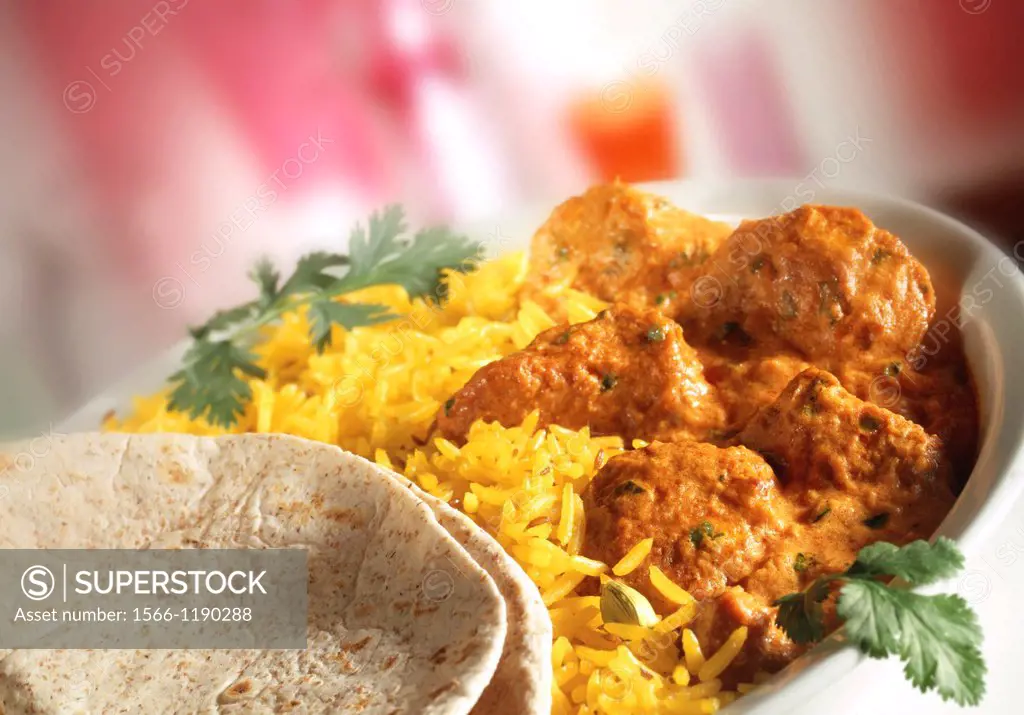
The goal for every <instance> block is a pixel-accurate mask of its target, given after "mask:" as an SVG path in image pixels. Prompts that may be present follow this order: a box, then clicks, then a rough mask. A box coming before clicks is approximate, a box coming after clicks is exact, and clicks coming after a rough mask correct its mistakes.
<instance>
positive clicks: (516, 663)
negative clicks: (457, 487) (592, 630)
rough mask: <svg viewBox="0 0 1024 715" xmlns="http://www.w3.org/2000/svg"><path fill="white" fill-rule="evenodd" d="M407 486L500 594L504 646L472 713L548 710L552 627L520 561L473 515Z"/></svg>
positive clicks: (532, 714)
mask: <svg viewBox="0 0 1024 715" xmlns="http://www.w3.org/2000/svg"><path fill="white" fill-rule="evenodd" d="M409 487H410V488H411V489H412V490H413V491H414V492H415V493H416V495H417V496H419V498H420V499H422V500H423V501H424V502H426V503H427V505H428V506H429V507H430V508H431V509H433V511H434V515H435V516H436V517H437V520H438V522H440V524H441V526H443V527H444V528H445V529H446V530H447V531H448V533H450V534H451V535H452V536H453V537H455V540H456V541H458V542H459V543H460V544H461V545H462V546H463V548H465V549H466V551H468V552H469V554H470V556H472V557H473V559H474V560H475V561H476V562H477V563H478V564H480V566H482V567H483V568H484V569H485V570H486V571H487V573H489V574H490V576H491V578H492V579H494V582H495V583H496V584H497V586H498V590H499V591H500V592H501V595H502V597H503V598H504V599H505V608H506V612H507V617H508V633H507V635H506V637H505V647H504V650H503V651H502V654H501V661H500V662H499V663H498V669H497V670H496V671H495V673H494V677H493V678H492V679H491V682H490V684H489V685H488V686H487V688H486V689H485V690H484V692H483V695H482V696H481V697H480V701H479V702H478V703H477V704H476V706H475V707H474V708H473V711H472V715H548V713H550V712H551V684H552V673H551V640H552V626H551V618H550V616H548V609H547V607H546V606H545V605H544V601H543V600H542V599H541V595H540V591H538V590H537V587H536V586H535V585H534V583H533V581H531V580H530V577H529V576H527V575H526V572H525V571H523V569H522V568H520V566H519V564H517V563H516V562H515V560H514V559H513V558H512V557H511V556H509V555H508V553H507V552H506V551H505V550H504V549H503V548H501V545H500V544H499V543H498V542H497V541H495V540H494V539H492V538H491V537H490V536H489V535H488V534H487V532H485V531H484V530H483V529H481V528H480V527H479V526H478V525H477V524H476V523H474V522H473V520H472V519H470V518H469V517H468V516H466V515H465V514H463V513H462V512H460V511H458V510H456V509H453V508H452V507H450V506H448V504H446V503H445V502H443V501H442V500H440V499H438V498H436V497H434V496H431V495H430V494H427V493H426V492H424V491H423V490H422V489H420V488H419V487H417V486H415V485H414V484H412V483H409Z"/></svg>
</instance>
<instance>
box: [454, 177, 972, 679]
mask: <svg viewBox="0 0 1024 715" xmlns="http://www.w3.org/2000/svg"><path fill="white" fill-rule="evenodd" d="M530 269H531V276H530V281H529V282H528V285H527V287H526V288H525V290H526V291H527V294H528V297H530V298H531V299H534V300H536V301H537V302H538V303H540V304H541V305H542V306H544V307H545V309H547V310H549V312H551V313H552V314H555V315H558V314H559V306H558V305H557V302H556V301H554V300H553V299H551V295H553V293H552V291H551V290H550V288H551V287H552V286H562V287H565V286H570V287H573V288H575V289H577V290H581V291H584V292H588V293H590V294H592V295H594V296H596V297H598V298H600V299H602V300H605V301H607V302H608V303H610V307H609V308H608V309H607V310H605V311H603V312H602V313H601V314H599V315H598V316H597V317H596V318H595V319H594V320H593V321H591V322H588V323H583V324H578V325H569V324H562V325H559V326H557V327H554V328H551V329H550V330H547V331H545V332H543V333H541V334H540V335H539V336H538V337H537V338H536V339H535V340H534V341H533V343H531V344H530V345H529V346H527V347H526V348H525V349H524V350H522V351H520V352H518V353H514V354H512V355H510V356H508V357H506V358H504V359H501V360H498V361H497V362H494V363H491V364H489V365H486V366H485V367H483V368H482V369H480V371H479V372H478V373H477V374H476V375H475V376H474V377H473V378H472V379H471V380H470V381H469V382H468V383H467V384H466V385H465V387H463V388H462V389H461V390H460V391H458V392H457V393H456V394H455V395H453V396H452V398H451V399H450V400H448V402H447V403H446V404H445V405H444V407H443V409H442V410H441V412H440V413H439V414H438V416H437V427H438V429H439V431H440V432H441V434H443V435H444V436H445V437H447V438H449V439H450V440H453V441H455V442H459V441H460V440H462V439H464V438H465V435H466V434H467V432H468V430H469V426H470V425H471V424H472V423H473V422H474V421H476V420H480V419H482V420H485V421H492V422H493V421H496V422H499V423H501V424H502V425H505V426H514V425H517V424H519V423H521V422H522V421H523V419H524V418H525V417H526V415H528V414H529V413H531V412H533V411H538V412H539V423H540V425H542V426H544V425H553V424H557V425H561V426H563V427H567V428H570V429H580V428H582V427H589V428H590V429H591V431H592V432H593V433H594V434H608V435H620V436H622V437H623V438H624V439H625V440H626V441H627V444H629V443H630V442H631V441H632V440H642V441H643V442H644V443H647V444H646V446H642V445H641V446H638V448H636V449H633V450H632V451H627V452H625V453H623V454H621V455H619V456H617V457H614V458H612V459H611V460H609V461H608V462H607V464H605V465H604V466H603V468H602V469H601V470H600V471H599V472H598V474H597V475H596V477H595V478H594V479H593V481H592V482H591V484H590V486H589V487H588V489H587V492H586V494H585V496H584V503H585V514H586V524H587V526H586V536H585V542H584V547H583V554H584V555H585V556H587V557H590V558H593V559H597V560H599V561H601V562H603V563H606V564H613V563H616V562H617V561H619V560H620V559H621V558H622V557H623V556H625V555H626V554H627V553H628V552H629V551H630V550H631V549H632V548H633V547H634V546H636V544H637V543H639V542H641V541H642V540H644V539H653V547H652V548H651V551H650V553H649V555H648V556H647V559H648V560H649V563H650V564H652V565H656V566H658V568H660V569H661V571H662V572H664V574H666V575H667V576H668V577H669V578H670V579H672V581H673V582H674V583H676V584H677V585H679V586H680V587H682V588H684V589H686V591H688V592H689V593H690V594H691V595H693V596H694V597H695V598H696V599H697V601H698V602H699V611H698V614H697V617H696V619H695V621H694V624H693V626H692V627H693V628H694V630H695V631H696V633H697V635H698V639H699V640H700V642H701V643H702V644H704V646H705V647H706V648H712V649H713V648H716V647H718V646H719V645H721V643H722V642H723V641H724V639H725V638H727V637H728V635H729V633H730V632H732V630H733V629H734V628H735V627H736V626H738V625H745V626H747V627H748V631H749V633H750V634H751V636H750V637H749V638H748V640H747V642H746V645H745V646H744V649H743V652H742V653H741V654H740V655H739V656H738V657H737V658H736V660H735V661H734V662H733V664H732V666H730V669H729V670H728V671H727V672H726V673H725V674H724V675H723V678H724V679H725V680H726V681H731V682H739V681H742V680H744V679H749V678H750V677H751V675H752V674H753V673H754V672H756V671H758V670H767V671H769V672H774V671H776V670H778V669H780V668H781V667H783V666H784V665H785V664H786V663H788V662H789V661H791V660H792V659H793V658H795V657H796V656H797V655H799V653H800V652H801V647H800V646H797V645H796V644H794V643H793V642H791V641H789V640H788V638H787V637H786V635H785V634H784V633H783V632H782V631H781V630H780V629H779V628H778V627H777V626H776V625H775V619H774V615H775V612H776V610H777V608H776V606H774V605H773V604H774V602H775V600H776V599H778V598H779V597H781V596H783V595H785V594H788V593H792V592H795V591H800V590H801V589H803V588H805V587H806V586H807V584H809V583H810V582H811V581H813V580H814V579H815V578H816V577H817V576H819V575H821V574H823V573H829V572H835V571H841V570H843V569H845V568H847V567H848V566H849V565H850V564H851V563H852V562H853V561H854V559H855V557H856V554H857V551H858V550H859V549H860V548H862V547H863V546H866V545H868V544H870V543H873V542H875V541H880V540H884V541H889V542H892V543H895V544H906V543H909V542H911V541H913V540H915V539H919V538H927V537H928V536H930V535H931V534H932V533H933V532H934V530H935V529H936V528H937V527H938V525H939V524H940V522H941V521H942V520H943V518H944V517H945V515H946V514H947V512H948V511H949V509H950V508H951V507H952V505H953V502H954V500H955V499H956V495H957V493H958V492H959V490H960V488H961V487H962V485H963V483H964V482H965V481H966V478H967V476H968V474H969V473H970V470H971V468H972V467H973V463H974V460H975V456H976V451H977V438H978V427H977V425H978V417H977V405H976V398H975V393H974V389H973V385H972V383H971V378H970V374H969V371H968V369H967V366H966V361H965V358H964V355H963V351H962V348H961V346H960V343H959V341H958V340H957V339H955V336H954V339H951V340H949V341H948V342H947V343H946V345H945V346H944V348H943V350H942V351H940V352H939V354H937V355H934V356H932V357H930V358H929V359H927V360H922V359H920V355H919V354H918V353H917V350H918V347H919V345H920V343H921V341H922V339H923V338H924V337H925V335H926V333H927V331H928V329H929V325H930V324H931V321H932V319H933V317H934V315H935V304H936V299H935V288H934V286H933V285H932V283H931V280H930V278H929V275H928V272H927V271H926V270H925V268H924V266H922V265H921V264H920V263H919V262H918V261H917V260H916V259H915V258H914V257H913V256H911V255H910V253H909V252H908V251H907V249H906V247H905V246H904V245H903V243H902V242H901V241H900V240H899V238H897V237H896V236H894V235H893V234H891V233H889V232H888V231H885V230H883V229H881V228H878V227H876V226H875V225H874V224H873V223H872V222H871V220H870V219H869V218H868V217H866V216H865V215H864V214H863V213H861V212H860V211H859V210H857V209H853V208H838V207H831V206H803V207H800V208H798V209H796V210H795V211H792V212H790V213H788V214H784V215H780V216H773V217H770V218H765V219H761V220H757V221H745V222H743V223H742V224H741V225H740V226H739V228H737V229H736V230H732V229H731V228H730V227H729V226H728V225H727V224H723V223H719V222H716V221H710V220H708V219H705V218H702V217H699V216H694V215H693V214H689V213H687V212H685V211H683V210H681V209H678V208H676V207H674V206H672V205H671V204H670V203H669V202H668V201H666V200H665V199H662V198H659V197H656V196H652V195H650V194H646V193H643V192H641V191H638V190H636V189H633V188H631V187H628V186H625V185H623V184H620V183H614V184H610V185H606V186H600V187H596V188H593V189H590V190H589V191H587V192H586V193H585V194H583V195H582V196H579V197H575V198H572V199H570V200H569V201H567V202H565V203H564V204H562V205H561V206H559V207H558V208H556V209H555V211H554V212H553V213H552V215H551V217H550V218H549V219H548V221H547V222H546V223H545V224H544V225H543V226H542V227H541V228H540V229H539V230H538V231H537V233H536V235H535V236H534V239H533V245H532V251H531V263H530ZM562 317H564V316H562ZM638 444H639V443H638ZM593 581H594V583H593V584H591V589H592V591H596V588H597V580H596V579H593ZM622 581H623V582H624V583H625V584H627V585H628V586H631V587H632V588H634V589H636V590H637V591H639V592H640V593H641V594H643V595H644V596H646V597H647V598H648V600H649V601H650V602H651V604H652V605H653V606H654V607H655V609H656V610H658V611H659V612H660V613H662V614H666V613H668V612H669V611H671V609H672V608H673V606H672V604H670V603H667V602H666V601H665V599H664V598H663V596H662V594H661V593H660V592H659V591H658V589H656V588H654V587H653V585H652V584H651V583H650V581H649V579H648V572H647V570H646V569H636V570H634V571H632V572H631V573H630V574H628V575H626V576H624V577H622ZM826 607H827V606H826Z"/></svg>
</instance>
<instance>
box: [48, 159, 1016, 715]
mask: <svg viewBox="0 0 1024 715" xmlns="http://www.w3.org/2000/svg"><path fill="white" fill-rule="evenodd" d="M798 184H799V181H795V180H785V179H771V180H746V181H728V182H725V181H722V182H714V181H710V182H709V181H673V182H663V183H655V184H648V185H643V186H641V188H644V189H646V190H650V191H653V192H655V193H658V194H661V195H663V196H665V197H667V198H668V199H670V200H671V201H672V202H673V203H675V204H676V205H678V206H680V207H681V208H684V209H687V210H688V211H692V212H694V213H698V214H702V215H705V216H709V217H715V218H719V219H722V220H727V221H731V222H737V221H738V220H739V219H742V218H760V217H764V216H769V215H771V214H776V213H780V212H783V211H785V210H787V209H791V208H793V207H795V206H796V205H798V202H796V201H795V200H794V198H793V194H794V191H795V189H796V187H797V185H798ZM560 200H561V199H559V200H557V201H552V202H550V203H548V204H544V205H538V206H533V207H529V208H524V209H523V210H520V211H517V212H515V213H514V214H511V215H509V216H507V217H504V218H501V219H498V220H496V221H492V222H489V223H486V224H479V225H476V226H472V227H469V228H468V229H467V232H468V233H469V234H470V235H471V236H473V237H474V238H477V239H478V240H481V241H483V242H485V243H486V244H488V246H489V248H490V249H491V250H492V251H509V250H523V249H526V248H528V247H529V241H530V237H531V236H532V234H533V231H534V230H535V229H536V228H537V227H538V226H539V225H540V224H541V223H542V222H543V221H544V219H545V218H546V217H547V215H548V214H549V213H550V211H551V209H552V208H553V207H554V206H555V204H556V203H558V201H560ZM813 203H818V204H833V205H841V206H856V207H857V208H860V209H861V210H863V211H864V213H865V214H867V215H868V216H869V217H870V218H871V219H872V220H873V221H874V222H875V224H877V225H878V226H881V227H882V228H885V229H887V230H889V231H891V232H892V233H894V234H896V235H897V236H899V237H900V238H901V239H902V240H903V241H904V243H906V245H907V247H908V248H909V249H910V251H911V252H912V253H913V254H914V255H915V256H916V257H917V258H919V259H920V260H921V262H922V263H924V265H925V266H926V267H927V268H928V270H929V272H930V273H931V275H932V278H933V282H934V283H935V286H936V290H937V293H938V296H939V310H938V314H937V316H936V321H937V322H938V321H940V320H942V319H944V318H945V319H949V318H952V317H954V316H956V315H957V314H958V313H959V314H960V315H962V318H963V319H962V322H961V330H962V331H963V336H964V345H965V349H966V352H967V358H968V361H969V363H970V366H971V371H972V372H973V374H974V378H975V381H976V384H977V388H978V396H979V401H980V405H979V407H980V411H981V429H982V436H981V437H982V438H981V450H980V453H979V456H978V462H977V465H976V466H975V468H974V471H973V473H972V474H971V478H970V480H969V481H968V483H967V486H966V487H965V489H964V491H963V493H962V494H961V495H960V498H959V499H958V500H957V503H956V505H955V506H954V507H953V510H952V511H951V512H950V514H949V515H948V516H947V518H946V520H945V521H944V522H943V524H942V526H941V528H940V530H939V533H940V534H942V535H945V536H948V537H950V538H952V539H955V540H956V541H957V542H958V543H959V544H960V547H961V548H962V549H963V550H964V551H965V552H967V553H971V552H972V551H974V550H976V549H977V548H978V547H979V546H980V544H981V543H982V542H983V540H984V539H985V537H986V536H987V535H989V534H990V533H991V532H992V530H993V529H995V528H996V527H997V526H998V525H999V524H1000V523H1001V522H1002V521H1003V519H1005V518H1006V516H1007V513H1008V511H1009V509H1010V508H1011V506H1012V505H1013V503H1014V502H1015V501H1016V499H1017V497H1018V496H1019V495H1020V492H1021V489H1022V487H1024V375H1021V374H1019V373H1015V372H1013V366H1014V365H1017V366H1021V365H1024V330H1021V325H1022V323H1021V319H1022V317H1024V276H1022V274H1021V273H1020V271H1019V270H1018V269H1017V266H1016V264H1015V263H1014V261H1013V260H1012V259H1011V258H1010V257H1008V256H1006V255H1005V254H1003V253H1002V252H1001V251H1000V250H999V249H998V248H996V247H995V246H994V245H993V244H992V243H990V242H989V241H987V240H986V239H985V238H984V237H983V236H981V235H980V234H979V233H977V232H976V231H974V230H972V229H971V228H969V227H967V226H965V225H964V224H962V223H960V222H958V221H956V220H954V219H952V218H950V217H948V216H945V215H943V214H941V213H939V212H937V211H934V210H932V209H929V208H926V207H924V206H921V205H920V204H916V203H914V202H912V201H907V200H904V199H898V198H892V197H887V196H880V195H875V194H871V193H864V192H857V191H848V190H840V189H821V190H819V191H817V192H816V193H815V195H814V196H813ZM184 348H185V344H184V343H182V344H181V345H178V346H176V347H175V348H174V349H172V350H170V351H169V352H168V353H167V354H165V355H163V356H161V357H160V358H159V359H157V360H155V361H154V362H153V363H151V364H149V365H147V366H145V367H144V368H142V369H141V370H140V371H139V372H137V373H135V374H133V375H131V376H130V377H129V378H128V379H126V380H125V381H123V382H121V383H120V384H118V385H117V386H116V387H115V388H114V389H112V390H110V391H109V392H107V393H105V394H104V395H101V396H99V397H97V398H96V399H94V400H92V401H91V402H89V403H88V404H87V405H86V406H85V407H83V408H82V409H80V410H78V411H77V412H75V413H74V414H73V415H72V416H71V417H69V418H68V419H67V420H65V421H64V422H63V423H62V424H61V425H60V429H61V430H64V431H72V430H82V431H84V430H90V429H96V427H97V426H98V425H99V423H100V421H101V420H102V418H103V416H104V415H105V414H106V413H107V412H108V411H110V410H123V409H126V408H127V407H128V405H129V400H130V397H131V396H132V395H134V394H140V393H148V392H152V391H154V390H158V389H159V388H160V387H161V385H162V384H163V381H164V380H165V379H166V377H167V376H168V375H170V374H171V373H172V372H173V371H174V370H175V369H176V368H177V365H178V362H179V360H180V358H181V354H182V352H183V350H184ZM943 587H944V590H951V589H952V585H951V584H940V585H939V586H938V588H943ZM929 590H931V589H929ZM863 659H864V656H861V655H860V654H859V653H858V652H857V651H856V650H854V649H853V648H850V647H846V646H845V645H844V644H843V641H842V635H841V633H840V634H835V635H833V636H832V637H830V638H829V639H827V640H826V641H825V642H824V643H822V644H821V645H819V646H818V647H817V648H815V649H814V650H813V651H811V652H810V653H808V654H807V655H806V656H804V657H802V658H800V659H799V660H797V661H796V662H795V663H793V664H792V665H791V666H789V667H788V668H787V669H786V670H784V671H783V672H782V673H780V674H778V675H777V676H776V677H775V678H773V679H772V680H771V681H770V682H768V683H766V684H765V685H764V686H762V687H760V688H758V689H757V690H756V691H754V692H752V693H751V694H749V695H747V696H745V697H743V698H741V699H740V700H739V701H737V702H736V703H735V704H734V705H732V706H731V707H730V708H728V709H727V711H726V712H728V713H740V712H742V713H748V714H751V715H768V714H769V713H779V712H788V711H789V710H790V709H792V708H796V707H798V706H799V705H800V704H802V703H804V702H806V700H807V699H808V698H809V697H810V696H811V695H813V694H814V693H817V692H819V691H821V690H824V689H825V688H827V687H828V686H829V685H831V684H832V683H835V682H837V681H838V680H839V679H840V678H841V677H843V676H845V675H847V674H848V673H849V672H850V671H852V670H853V669H854V668H855V667H856V666H857V665H858V664H859V663H860V662H861V661H862V660H863ZM893 667H896V666H895V664H894V665H893ZM908 687H909V686H908Z"/></svg>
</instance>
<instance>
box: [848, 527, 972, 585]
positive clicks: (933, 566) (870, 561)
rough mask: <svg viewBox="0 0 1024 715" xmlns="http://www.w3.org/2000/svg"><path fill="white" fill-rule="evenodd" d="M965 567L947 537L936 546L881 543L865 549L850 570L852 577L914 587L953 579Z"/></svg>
mask: <svg viewBox="0 0 1024 715" xmlns="http://www.w3.org/2000/svg"><path fill="white" fill-rule="evenodd" d="M963 567H964V557H963V554H961V553H960V550H959V549H957V547H956V544H954V543H953V542H952V541H950V540H949V539H947V538H946V537H944V536H940V537H939V538H938V539H936V540H935V543H934V544H929V543H928V542H927V541H923V540H918V541H914V542H911V543H909V544H907V545H906V546H895V545H894V544H889V543H885V542H879V543H876V544H871V545H870V546H865V547H864V548H863V549H861V550H860V552H859V553H858V554H857V560H856V561H855V562H854V564H853V566H851V567H850V570H849V572H848V573H849V574H850V575H860V574H865V575H869V576H880V575H888V576H898V577H899V578H901V579H903V580H904V581H906V582H908V583H910V584H913V585H915V586H925V585H927V584H930V583H935V582H936V581H939V580H942V579H944V578H950V577H951V576H954V575H956V573H957V572H958V571H960V569H962V568H963Z"/></svg>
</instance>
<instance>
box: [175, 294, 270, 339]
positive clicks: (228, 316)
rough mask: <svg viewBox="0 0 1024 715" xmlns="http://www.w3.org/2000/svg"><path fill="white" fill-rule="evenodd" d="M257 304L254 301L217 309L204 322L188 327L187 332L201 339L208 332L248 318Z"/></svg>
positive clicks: (222, 328)
mask: <svg viewBox="0 0 1024 715" xmlns="http://www.w3.org/2000/svg"><path fill="white" fill-rule="evenodd" d="M256 308H257V305H256V303H255V301H250V302H249V303H244V304H242V305H240V306H238V307H236V308H229V309H227V310H218V311H217V312H216V313H214V314H213V317H212V318H210V319H209V320H207V321H206V322H205V323H203V324H202V325H200V326H199V327H197V328H189V333H190V334H191V335H192V337H193V338H196V339H197V340H198V339H201V338H205V337H206V336H208V335H209V334H210V333H217V332H220V331H222V330H227V329H228V328H230V327H231V326H232V325H235V324H236V323H241V322H243V321H245V320H248V319H249V318H251V317H252V316H253V315H254V314H255V313H256Z"/></svg>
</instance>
